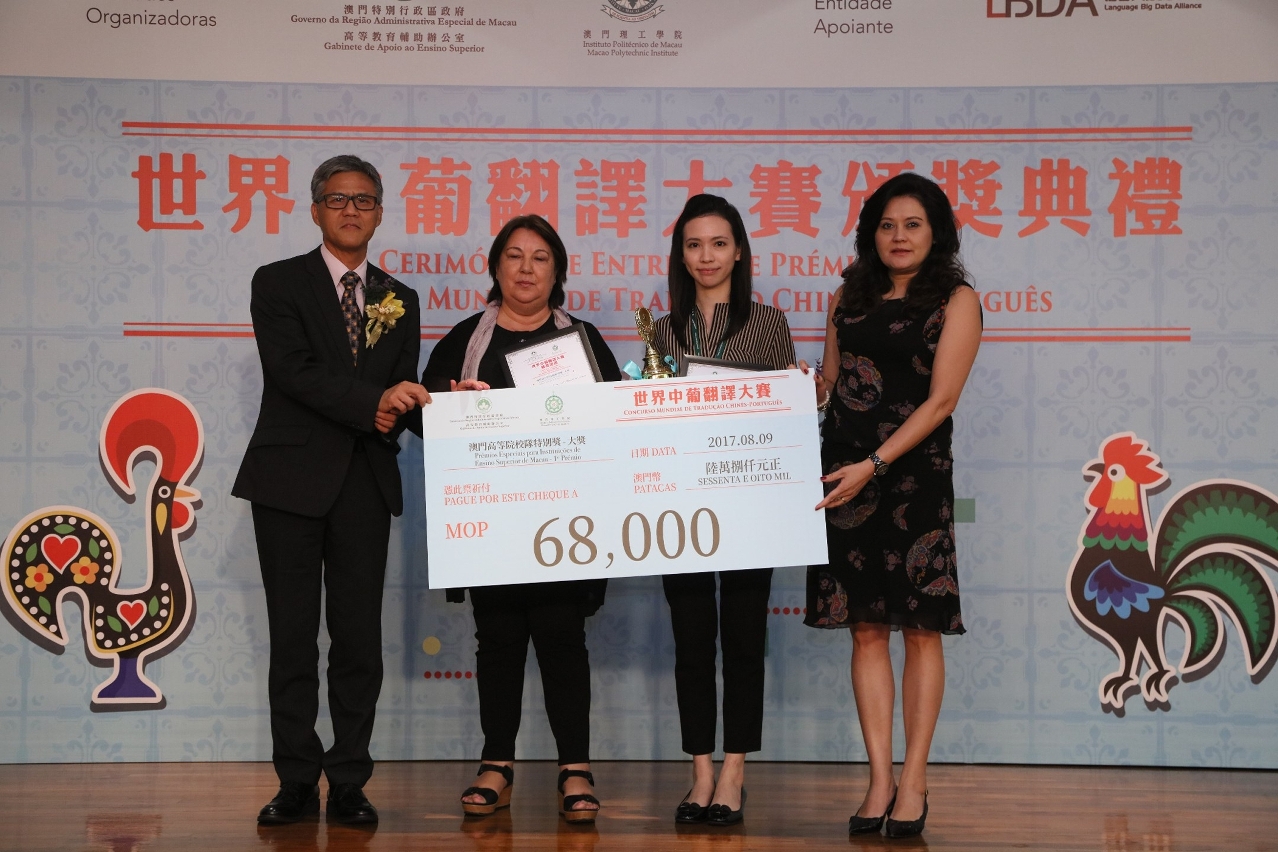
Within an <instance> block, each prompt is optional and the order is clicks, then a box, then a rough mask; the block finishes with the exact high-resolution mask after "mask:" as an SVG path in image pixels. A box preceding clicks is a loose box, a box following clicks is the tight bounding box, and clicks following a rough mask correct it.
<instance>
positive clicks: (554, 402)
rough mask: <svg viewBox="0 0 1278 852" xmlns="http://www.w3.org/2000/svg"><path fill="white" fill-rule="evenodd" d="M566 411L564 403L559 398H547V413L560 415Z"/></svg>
mask: <svg viewBox="0 0 1278 852" xmlns="http://www.w3.org/2000/svg"><path fill="white" fill-rule="evenodd" d="M563 410H564V401H563V400H562V399H560V398H559V397H557V396H554V395H551V396H548V397H546V413H547V414H558V413H559V412H561V411H563Z"/></svg>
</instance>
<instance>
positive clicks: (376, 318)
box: [364, 290, 404, 349]
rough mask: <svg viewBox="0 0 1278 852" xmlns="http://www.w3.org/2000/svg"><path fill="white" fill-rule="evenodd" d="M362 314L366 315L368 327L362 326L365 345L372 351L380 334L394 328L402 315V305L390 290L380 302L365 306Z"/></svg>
mask: <svg viewBox="0 0 1278 852" xmlns="http://www.w3.org/2000/svg"><path fill="white" fill-rule="evenodd" d="M364 312H365V313H367V314H368V325H366V326H364V337H365V339H366V340H367V343H366V344H365V345H366V346H367V347H368V348H369V349H372V348H373V346H374V345H375V344H376V343H377V340H378V338H380V337H381V336H382V332H383V331H385V330H386V329H388V328H394V327H395V321H396V320H398V319H399V318H400V317H402V316H403V315H404V303H403V302H401V301H400V300H399V299H396V298H395V292H394V291H393V290H392V291H390V292H388V293H387V294H386V295H385V296H383V297H382V300H381V301H380V302H378V303H376V304H370V305H366V306H365V307H364Z"/></svg>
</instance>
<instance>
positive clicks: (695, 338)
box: [692, 314, 728, 361]
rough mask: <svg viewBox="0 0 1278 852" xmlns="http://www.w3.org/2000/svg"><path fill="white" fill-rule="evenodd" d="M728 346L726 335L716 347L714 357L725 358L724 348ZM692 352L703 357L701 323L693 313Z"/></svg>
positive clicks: (718, 359) (716, 358) (717, 358)
mask: <svg viewBox="0 0 1278 852" xmlns="http://www.w3.org/2000/svg"><path fill="white" fill-rule="evenodd" d="M727 348H728V339H727V338H726V337H725V338H723V339H722V340H720V341H719V345H718V346H717V347H715V351H714V357H715V360H717V361H722V360H723V353H724V350H726V349H727ZM692 354H693V355H696V356H697V357H698V358H700V357H701V323H699V322H697V315H696V314H693V315H692Z"/></svg>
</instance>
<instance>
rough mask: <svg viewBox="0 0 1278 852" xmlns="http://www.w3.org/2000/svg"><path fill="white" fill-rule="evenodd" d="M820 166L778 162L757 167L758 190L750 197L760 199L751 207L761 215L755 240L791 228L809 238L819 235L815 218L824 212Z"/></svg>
mask: <svg viewBox="0 0 1278 852" xmlns="http://www.w3.org/2000/svg"><path fill="white" fill-rule="evenodd" d="M819 174H821V170H820V169H819V168H817V167H816V166H796V165H795V164H794V163H792V162H790V161H789V160H778V161H777V164H776V165H775V166H764V165H760V164H756V165H755V167H754V170H753V171H752V172H750V180H752V181H754V188H753V189H751V190H750V197H751V198H757V199H759V200H758V201H757V202H755V205H754V206H753V207H751V208H750V212H751V213H756V214H758V216H759V229H758V230H757V231H751V232H750V236H752V237H770V236H772V235H773V234H779V233H781V229H782V228H789V229H790V230H792V231H795V232H797V233H800V234H804V235H806V236H809V237H815V236H816V235H817V229H816V228H815V227H814V226H813V225H812V217H813V215H815V214H816V212H817V211H819V210H820V209H821V201H820V198H821V190H819V189H818V188H817V183H816V179H817V175H819Z"/></svg>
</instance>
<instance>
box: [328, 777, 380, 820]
mask: <svg viewBox="0 0 1278 852" xmlns="http://www.w3.org/2000/svg"><path fill="white" fill-rule="evenodd" d="M324 810H325V813H326V815H327V816H328V818H329V819H331V820H334V821H336V822H340V823H342V824H344V825H366V824H368V823H373V822H377V808H375V807H373V805H372V803H371V802H369V801H368V799H367V798H366V797H365V796H364V790H363V789H362V788H361V787H360V786H359V785H358V784H334V785H333V786H332V787H329V788H328V803H327V805H326V806H325V808H324Z"/></svg>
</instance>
